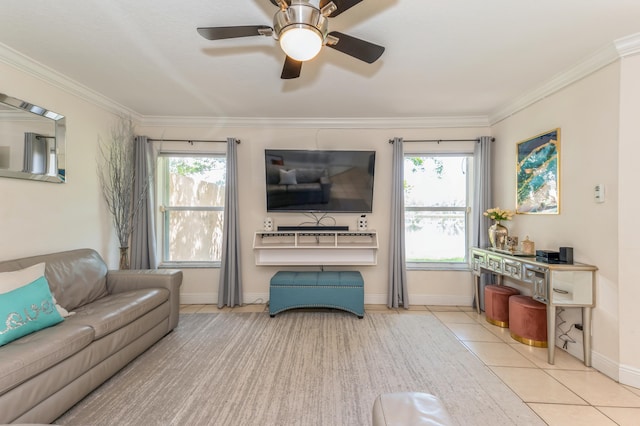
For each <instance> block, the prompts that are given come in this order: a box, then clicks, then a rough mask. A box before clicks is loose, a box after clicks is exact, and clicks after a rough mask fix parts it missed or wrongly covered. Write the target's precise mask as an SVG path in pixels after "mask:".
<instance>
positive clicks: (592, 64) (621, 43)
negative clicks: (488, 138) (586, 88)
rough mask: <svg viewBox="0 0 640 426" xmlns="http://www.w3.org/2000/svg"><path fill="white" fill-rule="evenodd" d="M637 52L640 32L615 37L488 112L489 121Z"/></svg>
mask: <svg viewBox="0 0 640 426" xmlns="http://www.w3.org/2000/svg"><path fill="white" fill-rule="evenodd" d="M637 53H640V33H638V34H633V35H630V36H627V37H623V38H620V39H617V40H615V41H614V42H613V43H611V44H609V45H607V46H605V47H603V48H601V49H599V50H597V51H596V52H594V53H593V54H591V55H590V56H588V57H586V58H585V59H583V60H582V61H581V62H579V63H577V64H576V65H574V66H573V67H572V68H570V69H568V70H566V71H564V72H561V73H559V74H556V75H555V76H554V77H552V78H551V79H550V80H548V81H547V82H546V83H544V84H542V85H541V86H539V87H537V88H535V89H533V90H531V91H529V92H528V93H526V94H524V95H523V96H521V97H519V98H516V99H514V100H512V101H511V102H510V103H509V104H507V105H505V106H504V107H502V108H500V109H498V110H496V111H494V112H493V113H491V114H489V124H490V125H491V126H493V125H495V124H497V123H499V122H500V121H502V120H504V119H506V118H508V117H510V116H511V115H513V114H515V113H517V112H519V111H522V110H523V109H525V108H527V107H529V106H531V105H533V104H534V103H536V102H538V101H540V100H542V99H544V98H546V97H548V96H550V95H552V94H554V93H556V92H558V91H560V90H562V89H564V88H565V87H567V86H569V85H571V84H573V83H575V82H576V81H579V80H581V79H583V78H585V77H587V76H588V75H590V74H593V73H594V72H596V71H598V70H600V69H602V68H604V67H606V66H607V65H609V64H612V63H614V62H616V61H618V60H620V59H621V58H623V57H625V56H630V55H633V54H637Z"/></svg>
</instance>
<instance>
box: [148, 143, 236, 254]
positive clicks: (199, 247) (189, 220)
mask: <svg viewBox="0 0 640 426" xmlns="http://www.w3.org/2000/svg"><path fill="white" fill-rule="evenodd" d="M225 178H226V158H225V156H224V155H218V154H193V153H189V154H173V153H172V154H170V153H162V154H160V156H159V157H158V190H159V194H158V195H159V197H158V201H159V205H160V212H161V220H160V222H161V225H160V226H159V227H160V232H161V237H160V238H159V241H160V245H161V250H160V252H161V253H162V256H161V259H162V261H161V263H162V265H163V266H171V265H176V264H177V265H180V266H181V267H184V266H217V265H219V264H220V258H221V248H222V224H223V220H224V199H225Z"/></svg>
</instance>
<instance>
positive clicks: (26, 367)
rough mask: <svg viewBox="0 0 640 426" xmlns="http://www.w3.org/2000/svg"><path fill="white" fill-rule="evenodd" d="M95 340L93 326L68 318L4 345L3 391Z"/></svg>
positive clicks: (0, 378) (0, 379)
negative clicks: (80, 323)
mask: <svg viewBox="0 0 640 426" xmlns="http://www.w3.org/2000/svg"><path fill="white" fill-rule="evenodd" d="M92 341H93V329H92V328H91V327H88V326H83V325H77V324H70V323H69V322H68V321H65V322H63V323H60V324H58V325H56V326H55V327H49V328H47V329H44V330H40V331H38V332H37V333H32V334H30V335H28V336H25V337H23V338H21V339H18V340H14V341H13V342H11V344H10V345H5V346H2V347H0V364H1V365H2V368H1V369H0V394H2V393H4V392H6V391H7V390H9V389H11V388H13V387H15V386H17V385H19V384H20V383H22V382H25V381H26V380H28V379H29V378H31V377H33V376H36V375H38V374H39V373H41V372H43V371H45V370H47V369H48V368H49V367H51V366H53V365H56V364H58V363H59V362H61V361H62V360H64V359H66V358H68V357H70V356H71V355H73V354H75V353H76V352H78V351H79V350H80V349H82V348H84V347H85V346H88V345H89V344H90V343H91V342H92Z"/></svg>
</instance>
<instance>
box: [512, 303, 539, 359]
mask: <svg viewBox="0 0 640 426" xmlns="http://www.w3.org/2000/svg"><path fill="white" fill-rule="evenodd" d="M509 319H510V322H509V330H510V331H511V337H512V338H513V339H514V340H517V341H518V342H520V343H524V344H525V345H529V346H535V347H537V348H546V347H547V305H545V304H544V303H541V302H538V301H537V300H533V298H531V297H529V296H513V297H511V298H510V299H509Z"/></svg>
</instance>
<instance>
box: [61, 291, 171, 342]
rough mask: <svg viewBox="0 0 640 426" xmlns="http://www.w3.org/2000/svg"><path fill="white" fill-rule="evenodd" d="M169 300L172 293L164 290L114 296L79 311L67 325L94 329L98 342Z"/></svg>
mask: <svg viewBox="0 0 640 426" xmlns="http://www.w3.org/2000/svg"><path fill="white" fill-rule="evenodd" d="M167 300H169V290H167V289H164V288H150V289H142V290H133V291H126V292H123V293H116V294H111V295H109V296H106V297H103V298H102V299H99V300H96V301H95V302H92V303H89V304H88V305H85V306H82V307H81V308H78V309H77V311H76V314H75V315H73V316H71V317H69V318H68V319H67V321H68V322H72V323H74V324H83V325H88V326H90V327H92V328H93V329H94V331H95V339H100V338H101V337H103V336H106V335H107V334H109V333H112V332H114V331H116V330H118V329H120V328H122V327H124V326H126V325H127V324H130V323H131V322H133V321H135V320H136V319H138V318H140V317H141V316H143V315H144V314H146V313H147V312H149V311H151V310H152V309H153V308H155V307H156V306H159V305H161V304H162V303H164V302H166V301H167Z"/></svg>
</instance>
